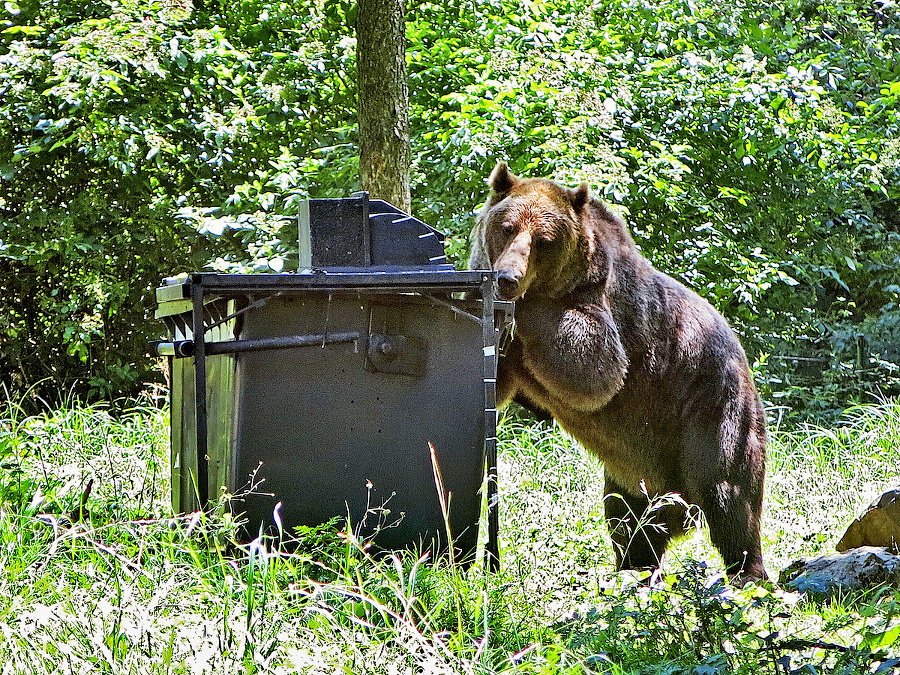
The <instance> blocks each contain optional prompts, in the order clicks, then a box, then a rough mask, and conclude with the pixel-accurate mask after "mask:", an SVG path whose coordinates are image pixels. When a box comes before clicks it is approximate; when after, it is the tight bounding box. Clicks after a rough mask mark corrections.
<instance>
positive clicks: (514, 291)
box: [497, 270, 521, 300]
mask: <svg viewBox="0 0 900 675" xmlns="http://www.w3.org/2000/svg"><path fill="white" fill-rule="evenodd" d="M519 279H521V276H519V275H518V274H516V273H515V272H512V271H511V270H500V273H499V275H498V276H497V291H498V292H499V294H500V299H501V300H515V299H516V296H517V295H518V294H519Z"/></svg>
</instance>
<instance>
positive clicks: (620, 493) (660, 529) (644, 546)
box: [604, 475, 685, 570]
mask: <svg viewBox="0 0 900 675" xmlns="http://www.w3.org/2000/svg"><path fill="white" fill-rule="evenodd" d="M604 511H605V515H606V525H607V527H608V528H609V533H610V537H611V538H612V541H613V548H614V549H615V551H616V569H619V570H623V569H627V570H643V569H655V568H657V567H659V564H660V561H661V560H662V556H663V553H664V552H665V550H666V547H667V546H668V545H669V541H670V540H671V539H672V537H673V536H678V535H680V534H682V533H683V532H684V517H685V509H684V508H683V507H681V506H680V505H678V504H671V503H664V504H661V505H652V504H651V500H650V499H648V498H647V497H646V496H645V495H634V494H631V493H630V492H629V491H628V490H626V488H625V487H623V486H622V485H620V484H619V483H617V482H616V480H615V479H613V478H611V477H610V476H609V475H607V476H606V477H605V485H604Z"/></svg>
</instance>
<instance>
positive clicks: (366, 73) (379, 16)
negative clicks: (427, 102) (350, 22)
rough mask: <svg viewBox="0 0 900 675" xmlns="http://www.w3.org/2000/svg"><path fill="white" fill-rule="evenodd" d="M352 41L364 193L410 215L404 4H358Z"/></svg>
mask: <svg viewBox="0 0 900 675" xmlns="http://www.w3.org/2000/svg"><path fill="white" fill-rule="evenodd" d="M356 38H357V42H356V63H357V69H358V72H359V177H360V181H361V182H362V188H363V190H367V191H368V192H369V194H370V195H371V196H372V198H373V199H384V200H385V201H387V202H390V203H391V204H393V205H394V206H397V207H399V208H401V209H403V210H404V211H406V212H407V213H409V210H410V194H409V162H410V149H409V89H408V85H407V82H406V17H405V11H404V0H359V4H358V10H357V14H356Z"/></svg>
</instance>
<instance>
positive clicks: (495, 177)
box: [488, 159, 519, 195]
mask: <svg viewBox="0 0 900 675" xmlns="http://www.w3.org/2000/svg"><path fill="white" fill-rule="evenodd" d="M518 182H519V177H518V176H516V175H514V174H513V173H512V172H511V171H510V170H509V166H507V164H506V162H504V161H503V160H502V159H501V160H500V161H499V162H497V166H495V167H494V170H493V171H491V177H490V178H488V185H490V186H491V189H492V190H493V191H494V192H496V193H497V194H499V195H502V194H506V193H507V192H509V191H510V190H512V189H513V188H514V187H515V186H516V183H518Z"/></svg>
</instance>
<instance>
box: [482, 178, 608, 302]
mask: <svg viewBox="0 0 900 675" xmlns="http://www.w3.org/2000/svg"><path fill="white" fill-rule="evenodd" d="M488 183H489V184H490V186H491V189H492V190H493V192H492V194H491V196H490V198H489V199H488V202H487V204H485V206H484V209H483V210H482V211H481V213H480V215H479V217H478V221H479V222H478V225H477V228H478V230H479V232H480V234H481V237H482V238H483V245H484V249H485V252H486V253H487V257H488V259H489V261H490V264H491V268H492V269H494V270H495V271H497V272H498V273H499V278H498V291H499V295H500V298H501V299H503V300H518V299H520V298H522V297H523V296H525V294H526V293H532V294H536V293H539V294H540V295H543V296H546V297H551V298H552V297H558V296H560V295H563V294H565V293H567V292H569V291H571V290H572V289H573V288H574V287H575V286H576V285H578V283H580V282H581V281H583V280H585V279H586V275H587V273H588V269H587V268H588V267H589V266H590V263H589V260H588V258H589V256H590V251H589V250H588V249H589V248H592V247H591V246H589V242H588V238H587V237H586V234H585V221H591V220H593V219H592V218H590V217H585V211H586V210H589V209H590V208H591V206H592V204H593V203H594V202H595V201H596V200H592V198H591V195H590V191H589V189H588V186H587V184H582V185H580V186H579V187H577V188H575V189H568V188H565V187H563V186H561V185H559V184H557V183H554V182H553V181H550V180H545V179H542V178H519V177H518V176H516V175H514V174H513V173H511V172H510V170H509V167H508V166H507V164H506V162H498V164H497V166H496V168H495V169H494V171H493V172H492V173H491V176H490V178H489V179H488Z"/></svg>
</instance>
